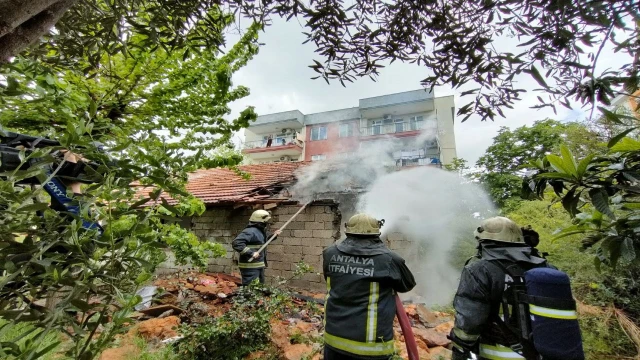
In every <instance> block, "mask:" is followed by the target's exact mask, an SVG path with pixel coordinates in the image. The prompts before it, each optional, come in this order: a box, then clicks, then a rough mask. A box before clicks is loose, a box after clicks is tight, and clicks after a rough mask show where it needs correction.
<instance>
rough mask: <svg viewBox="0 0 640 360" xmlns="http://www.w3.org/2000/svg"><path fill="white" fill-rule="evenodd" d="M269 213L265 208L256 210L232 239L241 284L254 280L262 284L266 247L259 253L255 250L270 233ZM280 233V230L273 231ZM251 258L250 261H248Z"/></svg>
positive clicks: (265, 262) (276, 233)
mask: <svg viewBox="0 0 640 360" xmlns="http://www.w3.org/2000/svg"><path fill="white" fill-rule="evenodd" d="M269 220H271V214H269V212H268V211H265V210H256V211H254V212H253V214H251V217H250V218H249V225H247V227H246V228H245V229H244V230H242V232H241V233H240V234H238V236H237V237H236V238H235V239H234V240H233V243H232V244H231V246H232V247H233V250H235V251H237V252H238V253H239V255H240V256H239V259H238V267H239V268H240V274H241V275H242V286H247V285H249V284H250V283H251V282H253V281H254V280H256V279H257V280H258V281H259V282H260V283H261V284H264V268H265V267H266V266H267V249H264V251H262V252H261V253H259V252H258V251H257V250H258V249H259V248H260V247H262V245H264V244H265V243H266V242H267V240H268V239H269V237H270V235H269V234H268V232H267V227H268V225H269ZM274 234H275V235H276V237H277V235H280V230H276V231H275V232H274ZM249 260H251V261H249Z"/></svg>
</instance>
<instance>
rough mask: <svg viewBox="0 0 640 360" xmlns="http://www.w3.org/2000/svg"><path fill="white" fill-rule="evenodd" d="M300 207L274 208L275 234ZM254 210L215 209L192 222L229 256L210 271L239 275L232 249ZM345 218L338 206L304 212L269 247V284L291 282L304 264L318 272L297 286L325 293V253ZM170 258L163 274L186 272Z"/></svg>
mask: <svg viewBox="0 0 640 360" xmlns="http://www.w3.org/2000/svg"><path fill="white" fill-rule="evenodd" d="M299 209H300V206H298V205H282V206H278V207H276V208H273V209H270V210H269V211H270V212H271V214H272V216H273V220H272V221H273V224H272V225H271V231H273V230H275V229H279V228H280V227H281V226H282V225H284V223H285V222H286V221H287V220H289V219H290V218H291V217H292V216H293V215H294V214H295V213H296V212H297V211H298V210H299ZM253 211H254V209H251V208H241V209H233V208H231V207H212V208H209V209H207V211H206V212H204V213H203V214H202V215H201V216H198V217H193V218H192V219H191V226H190V228H191V231H193V232H194V234H195V235H196V236H198V237H199V238H200V239H202V240H207V241H215V242H217V243H220V244H222V245H223V246H224V248H225V249H226V250H227V255H226V256H225V257H224V258H218V259H211V261H210V262H209V266H208V271H210V272H222V273H227V274H230V273H233V272H239V269H238V266H237V254H236V253H235V252H234V251H233V249H232V248H231V242H232V241H233V239H234V238H235V237H236V236H237V235H238V234H239V233H240V232H241V231H242V230H243V229H244V228H245V226H246V225H247V223H248V222H249V216H250V215H251V213H252V212H253ZM340 223H341V215H340V211H339V210H338V207H337V205H333V206H325V205H312V206H309V207H307V208H306V209H305V210H304V211H303V212H302V213H300V214H299V215H298V216H297V217H296V218H295V219H294V220H293V221H291V223H289V225H288V226H287V228H286V229H285V230H283V231H282V234H281V235H280V236H279V237H278V239H277V240H275V241H274V242H272V243H271V245H269V247H268V248H267V251H268V253H267V262H268V268H267V270H266V276H267V279H268V281H274V280H275V279H276V277H281V278H285V279H289V278H291V277H292V276H293V273H294V271H295V269H296V264H297V263H298V262H300V261H304V262H305V263H306V264H308V265H310V266H311V267H312V268H313V269H314V271H313V273H311V274H306V275H304V276H303V277H302V278H300V279H295V280H291V281H289V284H290V285H291V286H293V287H297V288H301V289H306V290H314V291H322V290H324V289H325V283H324V279H323V277H322V276H321V275H318V273H320V274H321V273H322V251H323V250H324V249H325V248H326V247H328V246H330V245H332V244H333V243H335V241H336V240H337V239H339V238H340ZM187 268H188V266H187V267H179V266H177V265H175V264H174V263H173V261H172V259H171V257H170V259H169V260H168V261H167V262H165V264H163V265H161V266H160V267H159V269H158V272H159V273H167V272H172V271H177V270H184V269H187Z"/></svg>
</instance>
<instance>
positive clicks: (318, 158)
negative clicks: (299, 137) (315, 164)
mask: <svg viewBox="0 0 640 360" xmlns="http://www.w3.org/2000/svg"><path fill="white" fill-rule="evenodd" d="M314 158H316V159H314ZM322 160H327V155H326V154H316V155H311V161H322Z"/></svg>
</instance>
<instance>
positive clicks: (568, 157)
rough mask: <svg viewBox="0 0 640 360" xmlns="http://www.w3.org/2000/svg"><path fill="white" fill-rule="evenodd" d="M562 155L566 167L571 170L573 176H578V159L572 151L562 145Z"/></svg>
mask: <svg viewBox="0 0 640 360" xmlns="http://www.w3.org/2000/svg"><path fill="white" fill-rule="evenodd" d="M560 153H561V154H562V162H563V163H564V167H565V168H566V169H567V170H569V173H570V174H571V175H573V176H576V177H577V176H578V169H577V165H576V159H575V158H574V157H573V154H572V153H571V150H569V148H568V147H567V146H566V145H564V144H562V145H561V146H560Z"/></svg>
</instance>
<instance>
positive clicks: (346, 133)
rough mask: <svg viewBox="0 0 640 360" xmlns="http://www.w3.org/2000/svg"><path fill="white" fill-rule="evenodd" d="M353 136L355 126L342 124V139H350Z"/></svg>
mask: <svg viewBox="0 0 640 360" xmlns="http://www.w3.org/2000/svg"><path fill="white" fill-rule="evenodd" d="M350 136H353V124H352V123H346V124H340V137H350Z"/></svg>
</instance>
